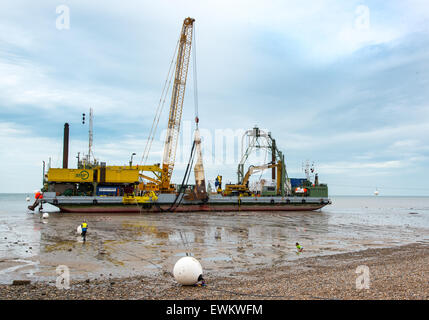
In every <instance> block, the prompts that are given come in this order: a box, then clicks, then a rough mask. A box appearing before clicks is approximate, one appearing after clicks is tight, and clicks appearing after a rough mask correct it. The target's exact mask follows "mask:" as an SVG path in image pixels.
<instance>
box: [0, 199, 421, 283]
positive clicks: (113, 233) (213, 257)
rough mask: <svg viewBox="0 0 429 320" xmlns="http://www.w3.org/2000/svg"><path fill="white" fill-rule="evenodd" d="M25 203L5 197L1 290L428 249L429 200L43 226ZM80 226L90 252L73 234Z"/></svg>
mask: <svg viewBox="0 0 429 320" xmlns="http://www.w3.org/2000/svg"><path fill="white" fill-rule="evenodd" d="M27 196H28V195H27V194H0V283H10V282H11V281H12V280H14V279H31V280H41V281H50V282H53V283H55V279H56V277H57V273H56V268H57V267H58V266H59V265H65V266H67V267H68V268H69V269H70V273H71V275H72V277H74V278H76V279H85V278H95V277H104V276H106V275H108V276H111V277H124V276H130V275H136V274H156V273H160V272H165V271H170V272H171V271H172V268H173V266H174V263H175V262H176V261H177V260H178V259H179V258H180V257H182V256H185V255H192V256H195V257H196V258H197V259H199V261H200V262H201V264H202V265H203V269H204V270H205V272H206V273H207V274H209V275H212V276H214V275H216V274H224V275H225V274H229V275H234V274H235V273H236V272H238V271H242V270H246V269H249V268H250V269H251V268H260V267H264V266H270V267H271V266H273V265H287V263H288V262H290V261H291V260H294V259H299V258H301V257H306V256H315V255H327V254H335V253H341V252H349V251H356V250H363V249H367V248H380V247H392V246H399V245H404V244H409V243H429V197H384V196H369V197H361V196H354V197H352V196H350V197H349V196H338V197H331V199H332V202H333V204H332V205H329V206H326V207H325V208H323V209H322V210H318V211H309V212H227V213H162V214H149V215H147V214H134V215H133V214H106V215H103V214H87V215H85V214H61V213H58V212H55V211H56V210H55V208H54V207H52V206H49V205H45V207H44V209H45V210H46V211H49V212H50V214H49V218H48V219H42V216H41V213H39V212H36V213H31V212H30V211H29V210H28V209H27V206H28V205H29V204H31V203H32V202H33V201H34V199H33V195H30V196H31V197H32V199H31V201H30V202H27V201H26V197H27ZM83 219H86V220H87V221H88V224H89V230H88V240H87V242H86V243H83V242H82V239H81V237H80V236H79V235H78V234H77V232H76V228H77V226H78V225H79V224H80V223H81V222H82V221H83ZM296 242H299V243H300V244H301V245H302V246H303V247H304V252H303V253H302V254H297V252H296V249H295V243H296Z"/></svg>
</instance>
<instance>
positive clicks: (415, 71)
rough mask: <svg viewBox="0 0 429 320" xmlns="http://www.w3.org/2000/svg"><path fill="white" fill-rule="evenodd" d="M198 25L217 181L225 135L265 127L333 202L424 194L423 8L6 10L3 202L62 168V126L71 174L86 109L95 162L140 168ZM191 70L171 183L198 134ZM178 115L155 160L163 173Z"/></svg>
mask: <svg viewBox="0 0 429 320" xmlns="http://www.w3.org/2000/svg"><path fill="white" fill-rule="evenodd" d="M64 6H66V7H67V8H68V9H69V24H68V21H67V19H65V20H64V19H63V18H66V16H65V14H66V12H65V11H64V10H63V8H64ZM57 9H58V11H57ZM188 16H190V17H193V18H195V20H196V21H195V32H196V33H195V38H196V60H197V72H198V97H199V117H200V127H201V131H202V134H203V138H205V139H206V140H207V141H209V140H210V141H212V142H207V144H206V148H205V149H204V157H205V159H206V167H205V169H206V176H207V179H209V180H210V179H214V178H215V176H216V175H217V174H218V173H219V174H222V175H223V176H224V181H226V182H228V181H235V180H236V164H237V163H236V162H237V161H238V159H237V156H232V157H231V158H228V159H226V160H224V162H223V163H222V161H220V162H219V161H218V162H214V161H211V160H212V158H213V157H217V156H218V155H216V154H215V153H216V148H218V149H219V146H216V147H215V146H214V144H215V143H214V141H215V140H216V136H217V135H222V134H224V133H228V132H229V133H231V132H233V133H236V134H239V132H241V131H243V130H246V129H249V128H251V127H253V126H254V125H258V126H260V127H261V128H265V129H267V130H269V131H271V132H272V135H273V136H274V137H275V138H276V140H277V143H278V145H279V147H280V148H281V149H282V151H283V152H284V154H285V157H286V161H287V168H288V174H289V176H290V177H302V176H303V175H304V174H303V172H302V162H303V161H305V160H307V159H308V160H310V161H314V163H315V166H316V170H317V171H318V172H319V176H320V180H321V182H325V183H328V185H329V188H330V194H332V195H371V194H373V192H374V190H375V189H376V188H378V190H379V191H380V194H381V195H414V194H415V195H428V194H429V183H428V180H429V173H428V160H429V142H428V141H429V140H428V137H429V99H428V98H429V90H428V85H429V82H428V80H429V71H428V70H429V6H428V5H427V1H424V0H422V1H417V0H416V1H406V2H405V1H363V2H362V1H341V0H338V1H317V0H314V1H309V2H303V1H285V0H283V1H261V0H260V1H248V0H247V1H231V0H229V1H221V0H216V1H202V0H199V1H180V0H177V1H129V0H123V1H120V2H118V1H110V0H105V1H102V2H101V1H88V0H86V1H80V0H62V1H61V0H55V1H49V0H45V1H30V0H27V1H20V0H14V1H2V2H1V3H0V145H1V154H0V177H1V183H0V192H32V191H34V190H35V189H37V188H40V187H41V181H42V161H46V162H48V159H49V158H51V162H52V166H53V167H59V166H61V165H62V135H63V127H64V123H65V122H68V123H70V138H71V141H70V143H71V145H70V148H71V152H70V160H69V162H70V166H71V167H73V166H76V159H75V156H76V155H77V152H81V153H82V152H86V150H87V144H88V141H87V134H88V126H87V124H86V125H82V123H81V115H82V113H84V112H85V113H86V114H88V113H89V112H88V111H89V108H90V107H92V108H93V110H94V114H95V116H94V149H93V150H94V154H95V156H96V157H97V158H98V159H99V160H101V161H106V162H107V163H108V164H126V163H128V161H129V159H130V155H131V154H132V153H133V152H136V153H137V156H136V157H135V158H134V159H135V163H138V162H140V158H141V156H142V153H143V150H144V147H145V143H146V139H147V137H148V134H149V130H150V127H151V124H152V121H153V118H154V115H155V110H156V108H157V106H158V101H159V99H160V96H161V91H162V87H163V84H164V82H165V79H166V75H167V71H168V68H169V65H170V61H171V58H172V55H173V51H174V48H175V46H176V42H177V39H178V36H179V33H180V29H181V26H182V23H183V19H184V18H186V17H188ZM192 68H193V67H191V69H190V72H189V77H188V86H187V91H186V92H187V94H186V97H185V103H184V111H183V118H182V120H183V123H184V125H183V129H184V132H185V139H184V140H185V143H184V144H183V146H180V147H179V151H183V153H181V154H180V155H178V164H177V166H176V169H177V170H176V171H175V173H174V180H175V181H176V182H179V181H181V176H182V174H183V168H184V160H183V159H184V158H186V157H187V153H188V152H189V149H190V148H189V147H190V145H189V142H190V136H191V133H190V132H192V128H193V124H192V121H193V119H194V91H193V90H194V88H193V69H192ZM168 107H169V106H168V102H167V105H166V107H165V109H164V113H163V117H161V120H160V124H159V129H158V131H157V136H156V137H155V142H154V144H153V146H152V149H151V151H152V153H151V159H150V160H151V161H152V162H161V154H162V149H163V140H162V133H163V130H164V129H165V128H166V125H167V118H166V117H167V115H166V114H167V111H168ZM239 140H240V139H239ZM207 145H208V146H210V145H211V146H210V147H207ZM235 149H236V150H235V152H233V153H235V154H238V150H239V148H238V146H237V145H236V147H235ZM232 151H234V150H232Z"/></svg>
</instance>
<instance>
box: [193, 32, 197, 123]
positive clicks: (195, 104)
mask: <svg viewBox="0 0 429 320" xmlns="http://www.w3.org/2000/svg"><path fill="white" fill-rule="evenodd" d="M195 33H196V32H195V26H194V30H193V33H192V38H193V39H192V70H193V78H194V79H193V80H194V106H195V122H196V126H197V127H198V120H197V119H198V83H197V51H196V44H195Z"/></svg>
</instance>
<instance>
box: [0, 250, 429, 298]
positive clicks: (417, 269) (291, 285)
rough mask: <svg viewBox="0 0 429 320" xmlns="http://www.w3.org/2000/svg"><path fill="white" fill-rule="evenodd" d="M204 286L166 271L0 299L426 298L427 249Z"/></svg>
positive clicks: (27, 290) (42, 286)
mask: <svg viewBox="0 0 429 320" xmlns="http://www.w3.org/2000/svg"><path fill="white" fill-rule="evenodd" d="M361 265H364V266H367V267H368V270H369V280H370V282H369V289H360V290H359V289H357V288H356V279H357V277H359V276H360V275H362V274H357V273H356V268H357V267H358V266H361ZM206 278H207V284H208V285H207V287H182V286H180V285H178V284H177V283H176V282H175V281H174V279H173V277H172V274H171V273H170V272H167V271H164V272H163V273H160V274H158V275H156V276H154V277H150V276H146V275H145V276H131V277H122V278H113V277H110V276H109V275H105V276H100V277H98V278H96V279H91V280H89V279H88V280H83V281H82V280H76V281H71V283H70V289H68V290H65V289H62V290H60V289H57V288H56V286H55V282H54V281H50V282H42V281H40V282H33V283H31V284H27V285H0V299H36V300H38V299H234V300H235V299H280V300H287V299H412V300H421V299H423V300H426V299H428V298H429V245H427V244H417V243H416V244H409V245H404V246H399V247H393V248H380V249H377V248H376V249H367V250H361V251H354V252H349V253H341V254H333V255H325V256H312V257H306V256H305V252H304V253H303V254H301V255H300V256H299V257H298V258H297V259H295V260H291V261H288V262H287V263H286V264H282V266H279V267H275V266H273V267H269V268H266V267H261V268H255V269H253V270H247V271H243V272H236V273H231V274H229V275H228V276H223V277H222V276H214V274H213V273H212V272H208V273H207V274H206Z"/></svg>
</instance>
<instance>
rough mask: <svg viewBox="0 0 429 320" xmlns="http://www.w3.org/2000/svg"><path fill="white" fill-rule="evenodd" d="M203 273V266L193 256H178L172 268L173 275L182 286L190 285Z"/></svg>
mask: <svg viewBox="0 0 429 320" xmlns="http://www.w3.org/2000/svg"><path fill="white" fill-rule="evenodd" d="M202 274H203V268H202V267H201V264H200V263H199V262H198V260H197V259H195V258H194V257H183V258H180V259H179V260H178V261H177V262H176V264H175V265H174V268H173V276H174V279H176V281H177V282H178V283H180V284H182V285H184V286H191V285H194V284H196V283H197V282H198V278H199V277H200V275H202Z"/></svg>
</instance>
